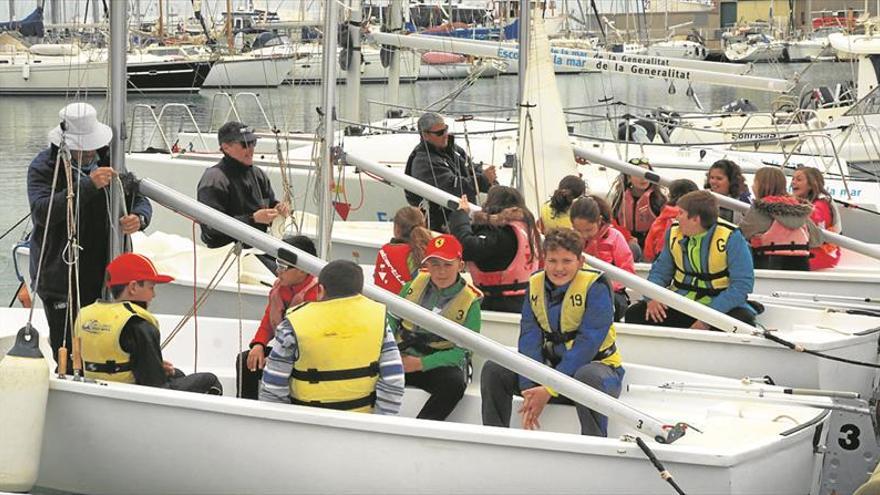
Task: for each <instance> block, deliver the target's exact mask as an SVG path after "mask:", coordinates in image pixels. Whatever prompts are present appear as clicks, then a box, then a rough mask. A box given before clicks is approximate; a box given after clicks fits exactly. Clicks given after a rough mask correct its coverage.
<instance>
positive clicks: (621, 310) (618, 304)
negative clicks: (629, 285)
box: [614, 289, 629, 321]
mask: <svg viewBox="0 0 880 495" xmlns="http://www.w3.org/2000/svg"><path fill="white" fill-rule="evenodd" d="M627 308H629V296H628V295H627V294H626V289H624V290H622V291H620V292H614V321H620V320H622V319H623V316H624V315H625V314H626V310H627Z"/></svg>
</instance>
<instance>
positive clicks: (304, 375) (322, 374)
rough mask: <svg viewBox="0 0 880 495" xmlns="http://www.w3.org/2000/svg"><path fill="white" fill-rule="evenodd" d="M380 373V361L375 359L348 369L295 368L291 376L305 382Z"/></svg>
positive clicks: (344, 378) (353, 377)
mask: <svg viewBox="0 0 880 495" xmlns="http://www.w3.org/2000/svg"><path fill="white" fill-rule="evenodd" d="M378 374H379V362H378V361H373V362H372V363H370V365H369V366H364V367H363V368H352V369H348V370H333V371H318V370H317V369H315V368H309V369H307V370H298V369H296V368H294V369H293V372H291V373H290V376H291V377H293V378H295V379H297V380H300V381H304V382H306V381H307V382H309V383H319V382H329V381H338V380H353V379H355V378H366V377H370V376H376V375H378Z"/></svg>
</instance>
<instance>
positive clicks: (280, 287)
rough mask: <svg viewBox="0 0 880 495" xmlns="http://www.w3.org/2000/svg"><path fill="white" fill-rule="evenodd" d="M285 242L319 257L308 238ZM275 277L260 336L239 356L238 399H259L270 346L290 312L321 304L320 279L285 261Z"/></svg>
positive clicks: (279, 264)
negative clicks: (319, 297)
mask: <svg viewBox="0 0 880 495" xmlns="http://www.w3.org/2000/svg"><path fill="white" fill-rule="evenodd" d="M283 240H284V242H286V243H288V244H290V245H291V246H293V247H295V248H297V249H299V250H300V251H303V252H305V253H308V254H311V255H312V256H318V250H317V249H315V243H313V242H312V240H311V239H309V238H308V237H306V236H304V235H294V236H287V237H285V238H284V239H283ZM275 273H276V274H277V275H278V278H276V279H275V283H274V284H273V285H272V289H271V290H270V291H269V304H267V305H266V311H265V313H263V319H262V320H260V326H259V328H257V333H256V335H254V338H253V340H251V344H250V350H247V351H244V352H242V353H241V354H239V355H238V358H237V359H236V362H235V372H236V388H237V389H238V396H239V397H243V398H245V399H253V400H257V399H258V398H259V388H260V380H261V379H262V377H263V368H264V367H265V366H266V358H267V357H268V356H269V353H270V352H272V347H270V346H269V343H270V342H271V341H272V338H273V337H274V336H275V328H276V327H278V324H279V323H281V321H282V320H283V319H284V315H285V313H286V312H287V310H288V309H290V308H293V307H296V306H297V305H299V304H302V303H303V302H306V301H317V300H318V296H319V294H320V287H319V286H318V277H316V276H314V275H312V274H310V273H308V272H304V271H302V270H300V269H299V268H297V267H295V266H291V265H289V264H287V263H285V262H284V261H283V260H279V259H276V260H275Z"/></svg>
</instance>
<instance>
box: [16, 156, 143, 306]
mask: <svg viewBox="0 0 880 495" xmlns="http://www.w3.org/2000/svg"><path fill="white" fill-rule="evenodd" d="M57 154H58V148H57V147H56V146H54V145H52V146H50V147H49V148H47V149H45V150H43V151H42V152H40V154H39V155H37V156H36V157H35V158H34V160H33V161H32V162H31V164H30V166H29V167H28V172H27V191H28V202H29V203H30V209H31V221H32V222H33V224H34V230H33V231H32V232H31V238H30V276H31V281H32V283H34V284H36V282H35V281H36V279H37V264H38V262H39V259H40V255H41V253H42V256H43V268H42V271H41V272H40V281H39V284H36V291H37V294H39V296H40V297H41V298H42V299H43V300H44V301H46V300H55V301H58V300H66V299H67V292H68V287H69V285H68V265H67V263H66V262H65V256H64V252H65V247H66V246H67V179H66V175H67V174H65V172H64V165H63V164H61V163H59V166H60V170H59V171H58V178H57V182H56V185H55V189H54V191H53V189H52V178H53V175H54V172H55V158H56V156H57ZM109 163H110V159H109V148H102V149H101V150H98V165H99V166H107V165H109ZM74 174H75V175H76V177H74V178H73V180H72V182H73V185H74V194H77V195H78V196H79V197H78V198H75V201H76V200H78V201H79V214H78V216H77V217H76V219H77V232H78V234H79V235H78V237H79V244H80V246H81V247H82V249H81V250H80V252H79V277H80V278H79V283H78V284H77V287H78V289H79V295H80V302H81V304H82V305H83V306H85V305H87V304H91V303H93V302H94V301H95V300H96V299H97V298H98V297H99V296H100V295H101V288H102V286H103V284H104V269H105V268H106V266H107V263H109V262H110V260H109V259H108V258H109V254H108V251H109V245H108V244H109V242H110V220H109V215H110V214H109V211H108V204H109V203H108V201H107V198H108V192H109V188H107V187H105V188H103V189H97V188H96V187H95V185H94V184H93V183H92V179H91V178H90V177H89V176H88V174H85V173H84V172H80V171H79V169H77V168H75V169H74ZM53 197H54V200H53V199H52V198H53ZM50 200H52V213H51V215H49V226H48V235H47V237H46V244H45V246H44V245H43V235H44V232H46V229H47V227H46V216H47V213H48V212H49V202H50ZM125 204H126V208H127V209H128V211H129V213H132V214H135V215H140V216H141V217H143V219H144V222H145V225H144V226H146V225H148V224H149V222H150V218H151V217H152V215H153V208H152V206H151V205H150V201H149V200H148V199H147V198H145V197H143V196H141V195H140V193H137V192H131V191H130V192H128V193H127V194H126V197H125Z"/></svg>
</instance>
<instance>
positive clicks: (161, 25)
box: [159, 0, 165, 39]
mask: <svg viewBox="0 0 880 495" xmlns="http://www.w3.org/2000/svg"><path fill="white" fill-rule="evenodd" d="M163 38H165V5H164V3H163V2H162V0H159V39H163Z"/></svg>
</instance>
